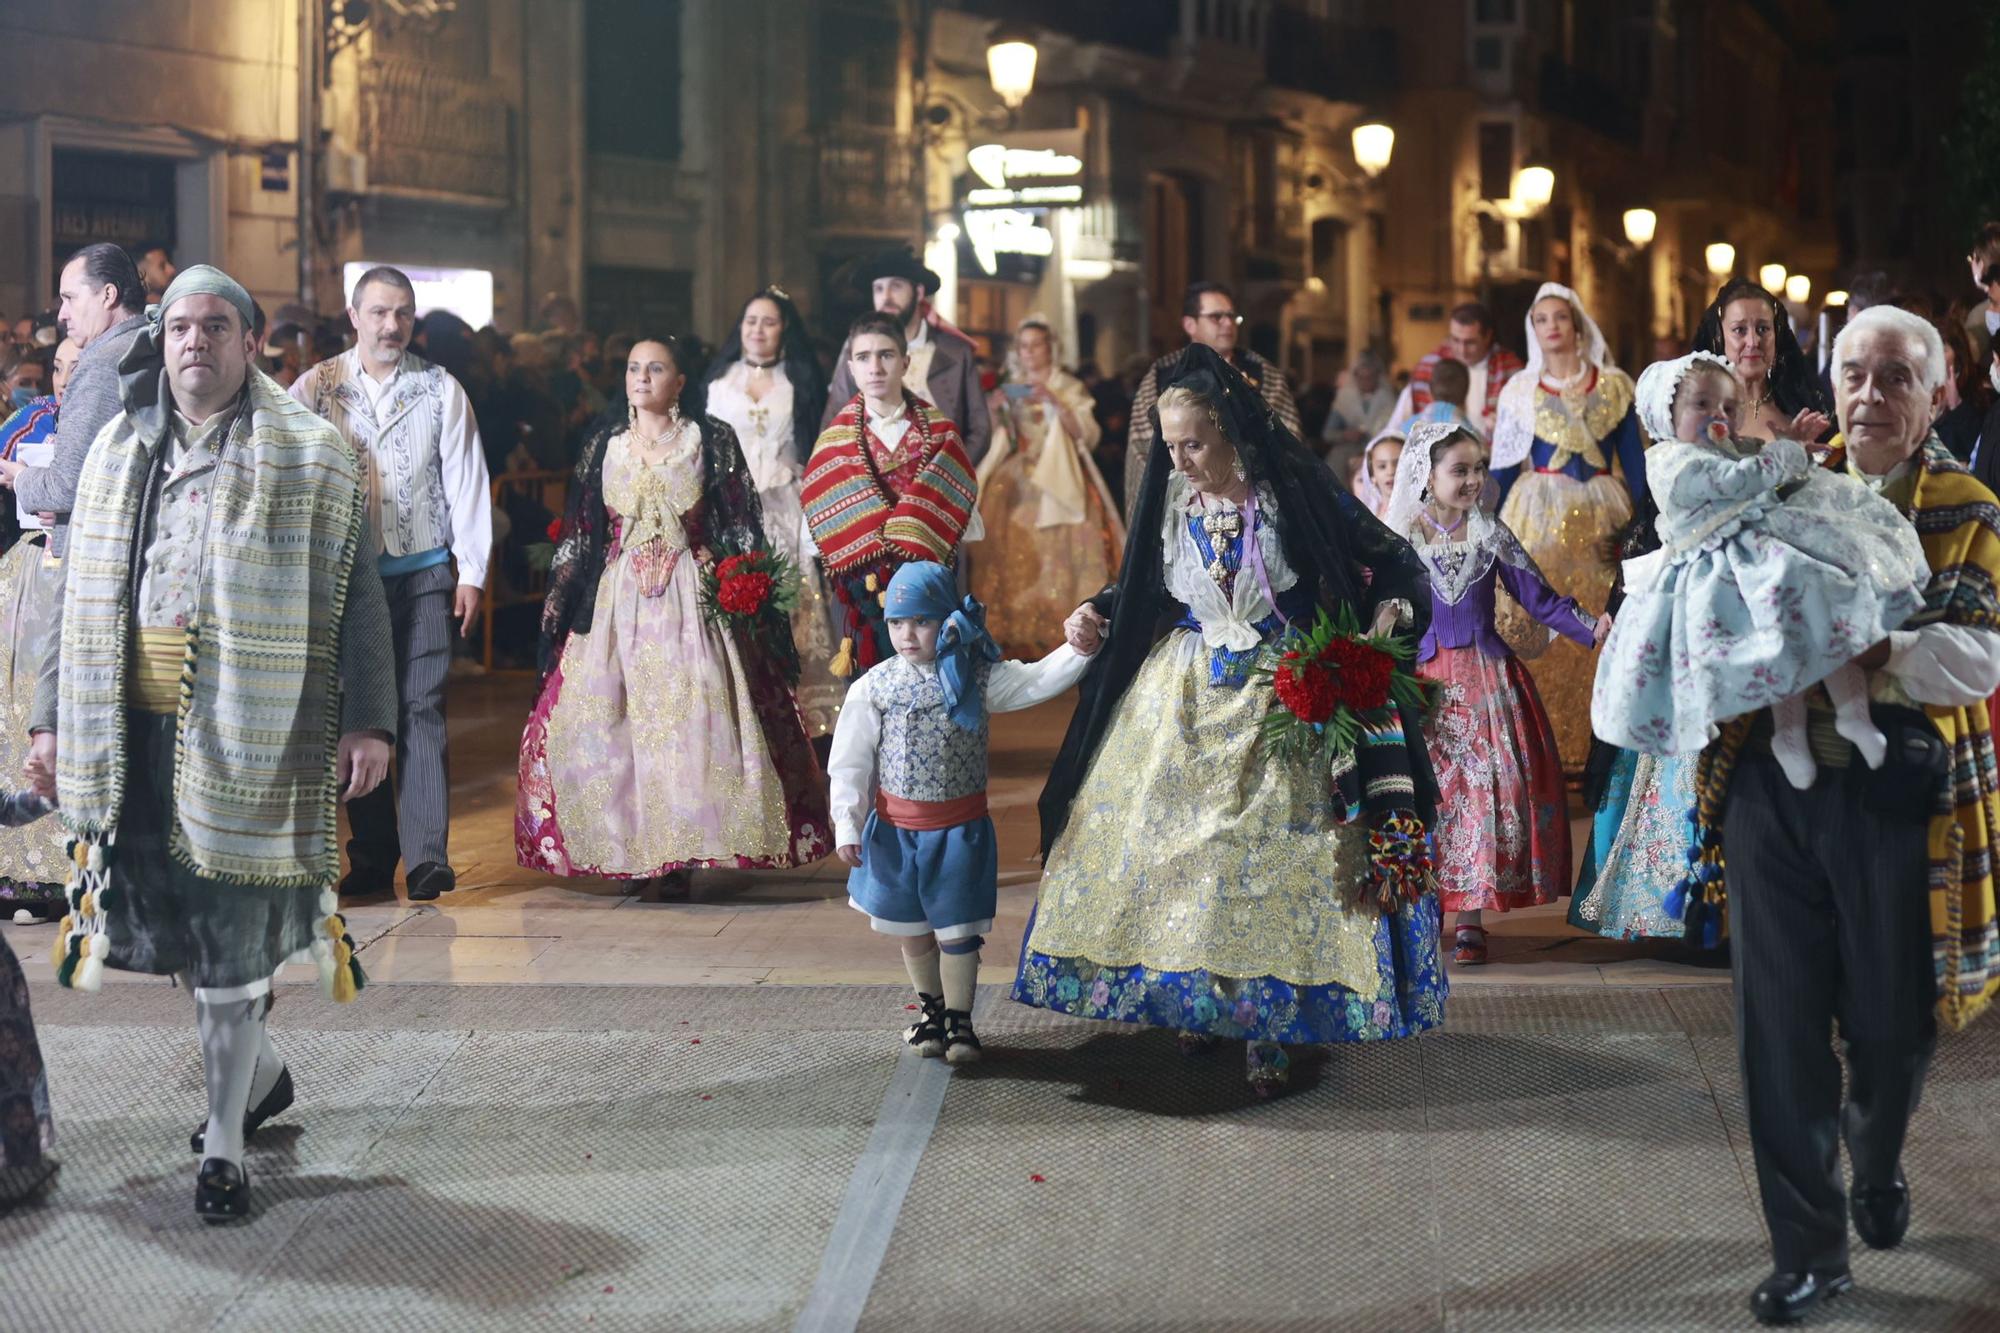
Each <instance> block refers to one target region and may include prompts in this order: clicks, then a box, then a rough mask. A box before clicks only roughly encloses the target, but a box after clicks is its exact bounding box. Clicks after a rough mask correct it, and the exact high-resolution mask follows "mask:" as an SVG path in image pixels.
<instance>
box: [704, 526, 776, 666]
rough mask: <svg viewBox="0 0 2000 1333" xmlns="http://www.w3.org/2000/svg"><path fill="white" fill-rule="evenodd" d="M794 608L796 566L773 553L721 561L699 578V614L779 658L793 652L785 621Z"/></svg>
mask: <svg viewBox="0 0 2000 1333" xmlns="http://www.w3.org/2000/svg"><path fill="white" fill-rule="evenodd" d="M798 602H799V571H798V566H796V565H794V564H793V563H792V562H791V561H790V560H787V559H786V558H785V557H784V556H782V555H779V554H778V553H777V552H775V551H767V550H764V549H763V548H761V547H759V548H757V549H754V550H749V551H743V552H740V553H737V554H733V555H722V556H721V558H720V559H719V560H717V561H716V562H715V563H714V564H713V565H710V566H709V567H708V568H706V569H704V570H702V572H701V610H702V614H703V615H705V616H707V617H708V619H709V620H710V621H711V622H712V623H714V624H717V625H720V626H722V627H724V628H725V629H736V630H741V631H742V632H743V633H745V634H747V635H748V636H749V637H750V638H752V639H754V640H756V641H757V642H758V643H760V644H762V645H763V646H764V647H765V648H767V649H770V650H772V651H775V652H777V653H779V654H780V655H781V656H785V657H789V656H791V655H792V653H793V651H794V650H793V648H792V625H791V615H792V608H793V607H795V606H797V605H798Z"/></svg>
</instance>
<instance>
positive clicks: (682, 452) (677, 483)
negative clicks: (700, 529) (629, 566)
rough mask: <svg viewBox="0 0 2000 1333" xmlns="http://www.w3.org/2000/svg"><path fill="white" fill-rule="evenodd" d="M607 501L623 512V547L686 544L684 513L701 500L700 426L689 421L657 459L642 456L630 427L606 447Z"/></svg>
mask: <svg viewBox="0 0 2000 1333" xmlns="http://www.w3.org/2000/svg"><path fill="white" fill-rule="evenodd" d="M606 448H607V452H606V454H605V458H604V504H605V507H606V508H608V509H610V510H611V511H612V512H613V513H615V514H617V515H618V520H619V529H618V544H619V546H620V548H622V549H624V550H627V551H631V550H637V549H639V548H640V547H643V546H645V545H646V544H648V543H650V542H655V541H657V542H659V543H660V544H661V545H662V546H663V547H665V548H666V549H667V550H669V551H675V552H679V551H685V550H686V549H687V529H686V527H685V526H684V525H683V524H682V522H681V516H682V515H683V514H685V513H687V511H688V510H690V509H692V508H694V507H695V505H697V504H698V503H700V501H701V431H700V430H699V429H698V428H696V427H695V425H694V424H693V423H692V422H688V423H685V424H684V425H682V427H681V428H680V431H679V432H678V434H677V435H676V436H675V437H674V439H673V441H672V443H671V444H669V445H668V448H667V453H666V456H665V457H664V458H662V459H661V460H660V461H659V462H657V463H648V462H646V460H645V459H643V458H641V457H640V456H639V450H638V446H637V442H636V441H635V440H634V438H633V435H632V433H631V432H630V431H621V432H620V433H619V434H618V435H617V436H616V437H614V438H613V439H612V441H611V443H610V444H609V445H608V446H607V447H606Z"/></svg>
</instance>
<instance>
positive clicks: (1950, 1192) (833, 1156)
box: [0, 983, 2000, 1333]
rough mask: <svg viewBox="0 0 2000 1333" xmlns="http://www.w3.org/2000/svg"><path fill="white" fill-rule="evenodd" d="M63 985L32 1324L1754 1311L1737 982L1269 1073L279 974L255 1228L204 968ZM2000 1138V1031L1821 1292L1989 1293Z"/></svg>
mask: <svg viewBox="0 0 2000 1333" xmlns="http://www.w3.org/2000/svg"><path fill="white" fill-rule="evenodd" d="M34 992H35V993H34V1004H35V1008H36V1015H37V1019H38V1022H39V1025H40V1028H41V1033H42V1040H43V1044H44V1047H45V1050H46V1053H47V1056H48V1059H49V1064H50V1074H51V1081H52V1085H53V1090H54V1095H55V1100H56V1109H57V1115H58V1131H59V1133H60V1135H61V1142H60V1144H59V1155H60V1156H61V1157H62V1158H63V1160H64V1163H65V1165H64V1171H63V1176H62V1181H61V1184H60V1187H59V1188H58V1190H57V1191H56V1192H55V1193H54V1194H53V1196H51V1198H50V1199H49V1200H48V1201H47V1202H46V1203H45V1204H43V1205H42V1206H39V1207H35V1208H32V1209H27V1210H21V1211H17V1212H15V1213H13V1214H11V1215H8V1216H6V1217H0V1254H4V1255H5V1257H6V1261H5V1262H4V1263H0V1328H5V1329H10V1330H12V1329H21V1330H37V1331H39V1330H51V1331H52V1333H53V1331H55V1330H67V1329H78V1330H92V1331H93V1333H94V1331H96V1330H107V1329H176V1330H182V1329H260V1330H261V1329H275V1328H282V1329H287V1330H290V1329H307V1330H311V1329H336V1328H338V1329H340V1330H342V1331H343V1333H352V1330H354V1329H357V1328H364V1329H376V1328H381V1329H398V1330H400V1329H410V1330H417V1329H425V1330H429V1329H436V1330H459V1329H515V1328H524V1327H578V1328H590V1329H607V1330H622V1329H633V1330H641V1329H644V1330H658V1329H790V1328H800V1329H829V1328H848V1327H859V1328H863V1329H870V1330H902V1329H913V1328H922V1327H931V1326H950V1327H951V1328H952V1329H953V1330H954V1333H967V1331H970V1330H983V1329H1002V1328H1006V1329H1015V1328H1021V1327H1024V1326H1025V1327H1032V1328H1036V1329H1040V1330H1060V1331H1066V1330H1098V1329H1107V1330H1108V1329H1120V1330H1123V1329H1164V1330H1190V1331H1192V1330H1204V1331H1206V1330H1225V1329H1243V1330H1322V1329H1324V1330H1350V1329H1352V1330H1373V1329H1380V1330H1384V1331H1385V1333H1388V1331H1393V1333H1406V1331H1411V1330H1432V1329H1436V1330H1461V1329H1463V1330H1474V1329H1509V1330H1621V1329H1646V1330H1702V1329H1736V1328H1747V1327H1751V1324H1750V1320H1749V1317H1748V1315H1747V1313H1746V1312H1745V1309H1744V1298H1745V1295H1746V1294H1747V1292H1748V1290H1749V1288H1750V1287H1751V1286H1752V1285H1753V1284H1754V1283H1755V1282H1756V1281H1757V1280H1758V1279H1759V1278H1761V1277H1762V1276H1763V1274H1764V1272H1765V1268H1766V1260H1765V1250H1764V1239H1763V1232H1762V1224H1761V1222H1760V1220H1759V1216H1758V1212H1757V1208H1756V1203H1755V1197H1754V1186H1753V1184H1752V1182H1751V1177H1750V1168H1749V1161H1748V1148H1747V1141H1746V1138H1745V1134H1744V1128H1743V1117H1742V1107H1741V1102H1740V1093H1739V1090H1738V1086H1737V1080H1736V1072H1735V1056H1734V1051H1733V1046H1732V1040H1731V1037H1730V1017H1729V996H1728V992H1727V989H1726V988H1724V987H1681V988H1674V989H1660V988H1642V987H1604V986H1595V987H1590V988H1587V989H1586V988H1552V987H1534V988H1523V989H1509V988H1504V987H1487V988H1481V989H1478V990H1473V991H1468V992H1462V993H1461V994H1460V995H1457V996H1454V998H1453V999H1452V1001H1451V1007H1450V1022H1449V1026H1448V1028H1447V1029H1446V1030H1445V1031H1443V1032H1440V1033H1436V1034H1432V1035H1429V1036H1426V1037H1423V1038H1421V1039H1419V1040H1416V1041H1413V1042H1401V1043H1392V1044H1385V1045H1380V1046H1375V1047H1348V1048H1341V1049H1337V1050H1330V1051H1325V1052H1308V1053H1304V1054H1302V1055H1301V1056H1300V1057H1299V1058H1298V1062H1297V1065H1296V1067H1295V1078H1296V1086H1295V1090H1294V1091H1293V1093H1292V1094H1291V1095H1289V1096H1287V1097H1285V1098H1282V1099H1280V1100H1278V1101H1275V1102H1272V1103H1268V1104H1260V1103H1257V1102H1255V1101H1254V1100H1252V1099H1250V1098H1249V1097H1248V1096H1247V1094H1246V1092H1245V1090H1244V1088H1243V1085H1242V1081H1241V1077H1240V1073H1239V1069H1238V1063H1239V1061H1240V1054H1239V1051H1240V1048H1238V1047H1235V1046H1232V1045H1229V1044H1224V1045H1222V1046H1220V1047H1218V1048H1217V1049H1215V1050H1214V1051H1212V1052H1210V1053H1207V1054H1203V1055H1201V1056H1198V1057H1195V1058H1192V1059H1187V1058H1184V1057H1182V1056H1181V1055H1180V1054H1179V1053H1178V1051H1177V1049H1176V1047H1175V1044H1174V1042H1173V1040H1172V1038H1171V1036H1170V1035H1168V1034H1165V1033H1160V1032H1151V1031H1141V1030H1134V1029H1129V1028H1121V1027H1111V1026H1107V1025H1093V1024H1087V1023H1082V1022H1077V1021H1074V1020H1070V1019H1064V1018H1059V1017H1056V1016H1052V1015H1048V1014H1044V1013H1041V1012H1039V1011H1034V1010H1028V1009H1023V1008H1021V1007H1019V1006H1016V1005H1013V1004H1010V1003H1007V1002H1006V1001H1005V1000H1004V999H1003V997H1002V995H1001V993H1000V992H999V991H998V990H997V989H995V988H988V989H987V990H985V991H984V992H982V995H981V1000H980V1024H981V1031H982V1034H983V1035H984V1036H985V1037H986V1039H987V1043H988V1049H989V1052H990V1057H991V1058H990V1059H989V1061H988V1062H987V1063H986V1064H985V1065H983V1066H981V1067H978V1068H976V1069H973V1070H969V1071H968V1070H961V1071H947V1070H946V1068H945V1067H944V1066H942V1065H941V1064H940V1063H938V1062H935V1061H928V1062H927V1061H920V1060H917V1059H916V1057H914V1056H909V1055H902V1054H899V1052H898V1050H897V1044H896V1043H895V1041H894V1038H893V1036H892V1035H891V1033H892V1029H893V1028H895V1027H896V1025H898V1024H899V1023H901V1022H902V1021H904V1012H905V1011H904V1009H903V1004H904V999H905V996H904V993H903V992H902V991H901V990H899V989H898V988H895V987H889V986H866V985H860V986H857V985H848V986H757V987H752V986H700V987H688V986H666V987H657V986H621V987H609V986H596V987H592V986H559V985H552V986H536V987H521V986H506V985H491V986H477V985H422V984H405V985H400V986H385V987H378V988H373V989H371V990H370V991H369V992H367V993H366V994H364V995H363V997H362V998H361V1000H360V1002H359V1003H357V1004H354V1005H350V1006H341V1007H336V1006H333V1005H331V1004H328V1003H326V1002H325V1001H323V1000H322V999H320V998H319V996H318V995H317V994H316V993H315V992H314V991H312V990H311V989H309V988H304V987H296V988H286V989H284V990H283V992H282V993H281V997H280V1001H279V1005H278V1008H277V1011H276V1014H275V1016H274V1018H273V1027H274V1030H275V1033H276V1036H277V1039H278V1042H279V1044H280V1046H281V1047H282V1049H283V1050H284V1051H285V1052H286V1054H287V1057H288V1059H289V1060H290V1062H291V1064H292V1066H293V1068H294V1071H295V1074H296V1077H297V1080H298V1084H299V1091H300V1100H299V1104H298V1105H297V1106H296V1107H295V1108H294V1110H293V1111H292V1112H290V1113H288V1114H287V1115H285V1116H284V1117H282V1118H281V1119H280V1120H279V1121H277V1122H274V1123H273V1124H272V1125H271V1126H269V1127H267V1128H266V1129H265V1130H264V1131H263V1132H262V1133H261V1134H260V1135H259V1136H258V1138H257V1139H256V1141H255V1142H254V1144H253V1147H252V1150H251V1155H250V1166H251V1171H252V1175H253V1182H254V1187H255V1190H256V1197H257V1214H256V1217H255V1219H254V1220H253V1221H252V1223H251V1224H249V1225H247V1226H242V1227H235V1228H225V1229H212V1228H207V1227H204V1226H202V1225H201V1224H200V1223H199V1222H197V1221H196V1220H195V1219H194V1217H193V1216H192V1210H191V1208H190V1206H189V1205H190V1199H189V1195H190V1194H191V1192H192V1187H191V1176H192V1173H193V1161H192V1158H191V1157H190V1156H189V1155H188V1154H187V1150H186V1146H185V1144H186V1135H187V1132H188V1130H189V1129H190V1128H192V1127H193V1124H194V1122H195V1121H196V1120H197V1119H198V1118H199V1116H200V1113H201V1107H202V1092H201V1076H200V1064H199V1054H198V1051H197V1049H196V1045H195V1039H194V1031H193V1024H192V1022H191V1017H192V1015H191V1005H190V1004H189V1002H188V1000H187V998H186V996H185V995H183V994H182V993H180V992H178V991H175V990H172V989H171V988H169V987H166V986H163V985H156V984H145V983H133V984H125V985H120V986H116V987H107V988H106V989H105V991H104V992H103V993H102V994H101V995H98V996H94V997H92V996H81V995H77V994H74V993H72V992H68V991H59V990H57V989H56V988H54V987H53V986H49V985H46V984H37V985H36V986H35V988H34ZM899 1099H900V1100H899ZM878 1125H880V1126H887V1127H888V1128H889V1130H890V1131H893V1132H886V1133H885V1130H884V1129H883V1128H880V1127H878ZM871 1135H872V1136H873V1137H872V1138H871ZM898 1135H901V1137H898ZM871 1142H873V1143H875V1144H876V1145H877V1146H878V1148H879V1147H880V1145H882V1144H884V1143H890V1144H900V1145H902V1147H900V1148H898V1149H897V1152H899V1153H901V1154H903V1155H902V1156H899V1157H896V1158H893V1159H888V1160H885V1159H884V1158H883V1157H882V1156H881V1154H880V1153H879V1152H877V1153H870V1152H869V1151H868V1149H869V1145H870V1144H871ZM1996 1149H2000V1025H1996V1024H1994V1023H1991V1022H1989V1023H1986V1024H1984V1025H1980V1026H1976V1027H1975V1028H1974V1029H1973V1030H1972V1031H1971V1032H1969V1033H1966V1034H1963V1035H1961V1036H1958V1037H1955V1038H1948V1039H1946V1040H1945V1041H1944V1042H1943V1044H1942V1045H1941V1047H1940V1050H1939V1054H1938V1058H1937V1061H1936V1063H1935V1065H1934V1068H1933V1072H1932V1075H1931V1079H1930V1084H1929V1089H1928V1093H1927V1096H1926V1099H1925V1103H1924V1106H1923V1108H1922V1110H1921V1111H1920V1112H1919V1115H1918V1118H1917V1123H1916V1126H1915V1129H1914V1132H1913V1135H1912V1141H1911V1146H1910V1150H1909V1154H1908V1160H1907V1165H1908V1170H1909V1174H1910V1177H1911V1181H1912V1185H1913V1188H1914V1192H1915V1200H1916V1224H1915V1227H1914V1229H1913V1230H1912V1233H1911V1236H1910V1239H1909V1241H1908V1242H1907V1243H1906V1244H1905V1245H1904V1246H1903V1248H1901V1249H1900V1250H1897V1251H1895V1252H1892V1253H1888V1254H1876V1253H1873V1252H1870V1251H1867V1250H1865V1249H1861V1248H1860V1247H1859V1246H1858V1244H1857V1248H1856V1256H1855V1272H1856V1277H1857V1279H1858V1281H1859V1283H1860V1291H1859V1292H1858V1293H1857V1294H1856V1295H1855V1296H1854V1297H1852V1298H1849V1299H1847V1300H1844V1301H1841V1302H1839V1303H1837V1304H1835V1305H1834V1306H1832V1307H1831V1308H1830V1309H1829V1310H1828V1311H1827V1312H1826V1313H1825V1315H1824V1316H1822V1317H1820V1318H1816V1319H1815V1320H1814V1322H1813V1325H1812V1327H1814V1328H1826V1329H1896V1330H1909V1329H1938V1330H1976V1329H1993V1328H2000V1237H1996V1235H1995V1232H1994V1218H1995V1216H1996V1212H2000V1152H1996ZM898 1168H900V1169H898ZM836 1219H839V1220H840V1221H839V1228H838V1231H836ZM871 1237H872V1238H873V1241H872V1242H871V1240H870V1238H871ZM878 1264H879V1267H878Z"/></svg>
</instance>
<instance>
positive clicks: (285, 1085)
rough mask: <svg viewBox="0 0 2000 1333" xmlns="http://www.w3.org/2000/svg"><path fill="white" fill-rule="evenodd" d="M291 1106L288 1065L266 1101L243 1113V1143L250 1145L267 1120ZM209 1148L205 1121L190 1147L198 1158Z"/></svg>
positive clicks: (290, 1076) (265, 1096)
mask: <svg viewBox="0 0 2000 1333" xmlns="http://www.w3.org/2000/svg"><path fill="white" fill-rule="evenodd" d="M291 1104H292V1067H291V1066H290V1065H286V1066H285V1067H284V1068H283V1069H281V1070H279V1071H278V1081H277V1082H276V1083H273V1084H272V1085H271V1090H270V1091H269V1092H267V1093H265V1094H264V1100H263V1101H261V1102H258V1103H257V1104H256V1105H255V1106H253V1107H251V1108H250V1109H249V1110H248V1111H245V1112H244V1113H243V1141H244V1142H245V1143H248V1142H249V1141H250V1136H251V1135H252V1134H255V1133H256V1132H257V1131H258V1130H259V1129H261V1128H263V1125H264V1122H265V1121H266V1120H269V1119H270V1118H271V1117H272V1116H274V1115H277V1114H278V1113H279V1112H281V1111H284V1110H287V1109H289V1108H290V1107H291ZM207 1146H208V1122H207V1121H206V1120H204V1121H202V1122H201V1123H200V1124H199V1125H196V1126H195V1127H194V1133H192V1134H190V1135H188V1147H189V1148H190V1149H192V1150H193V1152H194V1155H195V1156H196V1157H199V1156H201V1153H202V1149H203V1148H205V1147H207Z"/></svg>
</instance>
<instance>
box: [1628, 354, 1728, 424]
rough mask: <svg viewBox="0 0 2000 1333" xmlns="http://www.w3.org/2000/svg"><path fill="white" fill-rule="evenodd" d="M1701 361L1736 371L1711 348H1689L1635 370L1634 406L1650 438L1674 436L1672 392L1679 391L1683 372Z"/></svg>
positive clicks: (1726, 370)
mask: <svg viewBox="0 0 2000 1333" xmlns="http://www.w3.org/2000/svg"><path fill="white" fill-rule="evenodd" d="M1704 364H1705V365H1711V366H1715V367H1717V368H1719V369H1720V370H1722V371H1723V372H1724V373H1725V374H1728V375H1731V376H1734V375H1735V374H1736V372H1735V371H1734V370H1733V369H1731V367H1730V365H1729V362H1727V361H1726V360H1724V359H1723V358H1721V357H1719V356H1717V355H1716V354H1715V353H1713V352H1689V353H1688V354H1687V355H1686V356H1682V357H1675V358H1674V359H1673V360H1672V361H1655V362H1654V363H1653V364H1652V365H1650V366H1647V367H1646V368H1645V370H1643V371H1641V372H1640V373H1639V383H1638V385H1637V386H1636V387H1635V388H1634V389H1633V394H1632V396H1633V400H1634V402H1635V403H1636V404H1637V406H1638V410H1639V424H1640V425H1641V426H1643V427H1645V430H1646V434H1647V435H1648V436H1650V437H1651V438H1652V439H1654V440H1671V439H1673V438H1674V395H1675V394H1677V393H1679V392H1680V391H1681V381H1682V380H1684V379H1686V378H1687V373H1688V372H1689V371H1690V370H1692V369H1694V368H1695V367H1696V366H1697V365H1704Z"/></svg>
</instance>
